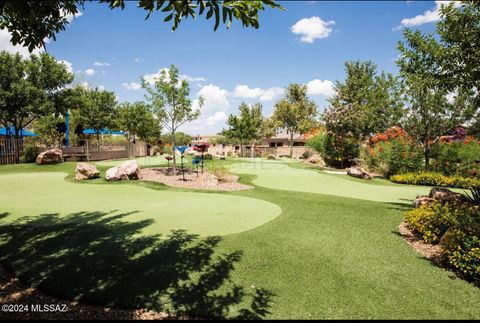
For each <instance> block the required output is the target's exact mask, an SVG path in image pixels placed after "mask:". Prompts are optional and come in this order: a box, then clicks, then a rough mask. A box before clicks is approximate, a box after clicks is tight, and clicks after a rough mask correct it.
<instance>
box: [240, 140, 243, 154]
mask: <svg viewBox="0 0 480 323" xmlns="http://www.w3.org/2000/svg"><path fill="white" fill-rule="evenodd" d="M240 157H242V158H243V157H244V156H243V139H240Z"/></svg>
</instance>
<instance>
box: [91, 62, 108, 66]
mask: <svg viewBox="0 0 480 323" xmlns="http://www.w3.org/2000/svg"><path fill="white" fill-rule="evenodd" d="M93 65H95V66H110V64H109V63H107V62H95V63H93Z"/></svg>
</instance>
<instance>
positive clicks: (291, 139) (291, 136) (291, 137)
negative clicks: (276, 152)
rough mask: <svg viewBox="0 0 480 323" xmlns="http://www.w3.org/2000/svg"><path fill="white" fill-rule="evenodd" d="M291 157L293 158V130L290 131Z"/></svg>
mask: <svg viewBox="0 0 480 323" xmlns="http://www.w3.org/2000/svg"><path fill="white" fill-rule="evenodd" d="M290 158H293V132H292V133H290Z"/></svg>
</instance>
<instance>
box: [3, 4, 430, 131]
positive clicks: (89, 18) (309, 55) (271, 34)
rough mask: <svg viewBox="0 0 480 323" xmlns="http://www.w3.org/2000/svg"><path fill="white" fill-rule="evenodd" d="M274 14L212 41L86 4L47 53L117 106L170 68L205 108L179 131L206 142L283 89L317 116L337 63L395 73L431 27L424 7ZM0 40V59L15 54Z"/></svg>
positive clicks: (269, 104) (205, 27)
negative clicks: (297, 92) (407, 33)
mask: <svg viewBox="0 0 480 323" xmlns="http://www.w3.org/2000/svg"><path fill="white" fill-rule="evenodd" d="M281 4H282V5H283V6H285V7H286V9H287V10H286V11H279V10H270V9H268V10H266V11H265V12H262V13H261V16H260V29H258V30H255V29H253V28H250V29H245V28H243V27H242V26H241V24H240V23H239V22H234V23H233V25H232V27H231V28H230V30H227V29H226V28H225V26H220V27H219V29H218V30H217V31H216V32H214V31H213V22H212V21H206V20H205V18H204V17H199V18H197V20H196V21H192V20H186V21H184V22H183V23H182V24H181V25H180V26H179V28H178V29H177V30H176V31H175V32H172V31H171V30H170V24H169V23H164V22H163V21H162V19H163V18H162V17H163V16H162V15H161V14H160V13H157V12H156V13H154V14H152V16H151V17H150V19H148V20H147V21H145V20H144V18H145V13H144V12H143V10H140V9H137V8H136V3H135V2H133V1H132V2H129V3H127V7H126V9H125V10H124V11H121V10H114V11H111V10H109V9H108V7H107V6H106V5H105V4H99V3H96V2H93V3H87V4H86V6H85V8H84V9H82V14H81V15H79V16H78V17H75V19H73V20H72V22H71V24H70V25H69V26H68V27H67V28H66V30H65V31H63V32H61V33H59V34H58V36H57V40H56V41H50V42H49V43H48V45H47V52H48V53H50V54H51V55H53V56H54V57H56V58H57V59H58V60H63V61H65V62H66V64H68V65H69V66H71V67H72V70H73V71H74V72H75V75H76V82H81V83H83V82H85V83H88V84H89V85H90V86H98V87H101V88H105V89H106V90H110V91H114V92H115V93H116V94H117V97H118V99H119V102H124V101H132V102H133V101H136V100H143V99H144V94H145V93H144V91H143V90H142V89H138V83H140V77H141V76H145V75H150V77H153V76H154V74H155V73H158V72H159V70H160V69H162V68H166V67H168V66H169V65H170V64H175V65H176V66H177V67H179V69H180V72H181V73H182V74H183V75H184V76H185V78H187V79H188V80H189V81H190V84H191V96H192V100H193V101H194V104H196V98H197V96H198V95H202V96H203V97H204V98H205V106H204V107H202V108H201V111H202V116H201V119H200V120H198V121H196V122H194V123H192V124H189V125H187V126H186V127H184V129H183V130H184V131H186V132H189V133H191V134H197V133H203V134H209V133H215V132H217V131H219V130H221V129H222V128H223V127H224V124H225V119H226V116H227V115H228V114H230V113H236V112H237V107H238V105H239V104H240V102H242V101H245V102H248V103H254V102H261V103H262V104H263V106H264V114H266V115H268V114H270V113H271V111H272V109H273V106H274V104H275V102H276V100H278V99H279V98H280V97H281V95H282V92H283V88H284V87H285V86H286V85H288V84H289V83H293V82H295V83H305V84H308V85H309V91H310V94H311V98H312V99H313V100H315V101H316V102H317V103H318V106H319V110H320V111H321V110H323V109H324V108H325V106H326V105H327V102H326V98H327V97H328V96H329V95H331V94H332V89H331V85H332V82H334V81H335V80H343V78H344V69H343V65H344V62H345V61H348V60H372V61H373V62H374V63H376V64H377V65H378V67H379V70H385V71H388V72H392V73H396V71H397V69H396V66H395V59H396V56H397V55H398V52H397V50H396V44H397V42H398V41H399V40H401V39H402V31H401V28H402V27H404V26H409V27H412V28H418V29H420V30H422V31H424V32H433V31H434V27H435V22H436V21H438V19H439V18H438V6H439V4H438V3H436V2H434V1H371V2H367V1H342V2H334V1H328V2H320V1H317V2H315V1H288V2H281ZM2 33H3V34H0V41H1V42H0V44H1V47H0V50H2V49H7V50H10V51H20V52H25V50H24V49H20V48H18V47H12V46H10V45H9V44H8V43H7V41H6V39H8V38H7V37H6V35H5V32H4V31H2Z"/></svg>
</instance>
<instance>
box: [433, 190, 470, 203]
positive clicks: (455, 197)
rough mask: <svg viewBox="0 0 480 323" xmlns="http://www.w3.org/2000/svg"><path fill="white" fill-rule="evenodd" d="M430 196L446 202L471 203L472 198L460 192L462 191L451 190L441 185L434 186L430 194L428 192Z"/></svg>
mask: <svg viewBox="0 0 480 323" xmlns="http://www.w3.org/2000/svg"><path fill="white" fill-rule="evenodd" d="M428 197H430V198H432V199H435V200H437V201H439V202H442V203H445V202H450V203H470V200H469V199H468V198H467V197H466V196H464V195H462V194H460V193H455V192H452V191H450V190H449V189H447V188H441V187H434V188H432V189H431V190H430V194H428Z"/></svg>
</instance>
